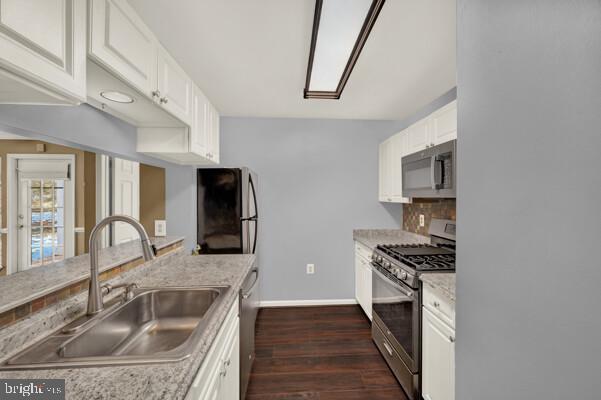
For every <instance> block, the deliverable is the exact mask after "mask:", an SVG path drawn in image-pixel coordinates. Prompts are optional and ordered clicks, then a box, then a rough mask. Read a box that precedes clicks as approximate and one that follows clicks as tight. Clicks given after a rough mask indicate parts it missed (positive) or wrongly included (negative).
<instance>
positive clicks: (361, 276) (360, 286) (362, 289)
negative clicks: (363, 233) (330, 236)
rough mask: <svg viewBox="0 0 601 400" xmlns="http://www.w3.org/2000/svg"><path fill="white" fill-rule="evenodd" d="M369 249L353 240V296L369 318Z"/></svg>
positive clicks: (370, 295) (370, 294)
mask: <svg viewBox="0 0 601 400" xmlns="http://www.w3.org/2000/svg"><path fill="white" fill-rule="evenodd" d="M370 253H371V251H370V250H369V249H368V248H367V247H365V246H363V245H362V244H361V243H359V242H355V298H356V299H357V303H359V305H360V306H361V308H362V309H363V311H364V312H365V314H366V315H367V317H368V318H369V319H370V320H371V318H372V317H371V298H372V293H371V264H370V262H369V257H370Z"/></svg>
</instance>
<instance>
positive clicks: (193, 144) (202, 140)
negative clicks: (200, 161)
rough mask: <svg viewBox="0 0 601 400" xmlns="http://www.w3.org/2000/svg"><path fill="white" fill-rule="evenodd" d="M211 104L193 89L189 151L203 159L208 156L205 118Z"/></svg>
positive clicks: (198, 90) (207, 131) (208, 133)
mask: <svg viewBox="0 0 601 400" xmlns="http://www.w3.org/2000/svg"><path fill="white" fill-rule="evenodd" d="M210 106H211V103H209V100H208V99H207V98H206V96H205V95H204V93H202V91H201V90H200V89H199V88H197V87H196V86H195V87H194V92H193V95H192V129H191V130H190V151H192V152H194V153H196V154H200V155H201V156H203V157H207V158H208V156H209V135H210V132H209V126H208V124H207V122H206V121H207V117H208V115H209V107H210Z"/></svg>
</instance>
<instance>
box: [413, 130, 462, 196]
mask: <svg viewBox="0 0 601 400" xmlns="http://www.w3.org/2000/svg"><path fill="white" fill-rule="evenodd" d="M456 153H457V141H456V140H452V141H450V142H446V143H443V144H439V145H438V146H434V147H430V148H428V149H425V150H422V151H419V152H417V153H413V154H410V155H408V156H405V157H403V162H402V165H403V197H422V198H423V197H450V198H454V197H456V193H457V187H456V186H457V176H456V173H457V157H456Z"/></svg>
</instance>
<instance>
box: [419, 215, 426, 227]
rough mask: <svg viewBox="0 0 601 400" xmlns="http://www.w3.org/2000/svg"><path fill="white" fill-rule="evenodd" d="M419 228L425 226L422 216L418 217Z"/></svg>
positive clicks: (424, 219)
mask: <svg viewBox="0 0 601 400" xmlns="http://www.w3.org/2000/svg"><path fill="white" fill-rule="evenodd" d="M419 226H422V227H423V226H426V218H425V217H424V214H420V215H419Z"/></svg>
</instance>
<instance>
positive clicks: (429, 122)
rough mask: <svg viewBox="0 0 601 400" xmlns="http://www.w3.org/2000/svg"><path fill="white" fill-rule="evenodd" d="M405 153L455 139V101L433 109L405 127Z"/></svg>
mask: <svg viewBox="0 0 601 400" xmlns="http://www.w3.org/2000/svg"><path fill="white" fill-rule="evenodd" d="M407 132H408V133H407V135H408V145H407V153H406V154H412V153H416V152H418V151H422V150H425V149H427V148H428V147H432V146H436V145H439V144H441V143H445V142H449V141H451V140H454V139H457V101H456V100H455V101H452V102H451V103H449V104H447V105H446V106H444V107H442V108H440V109H438V110H436V111H434V112H433V113H432V114H430V115H429V116H428V117H426V118H424V119H422V120H421V121H419V122H417V123H415V124H413V125H411V126H410V127H409V128H407Z"/></svg>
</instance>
